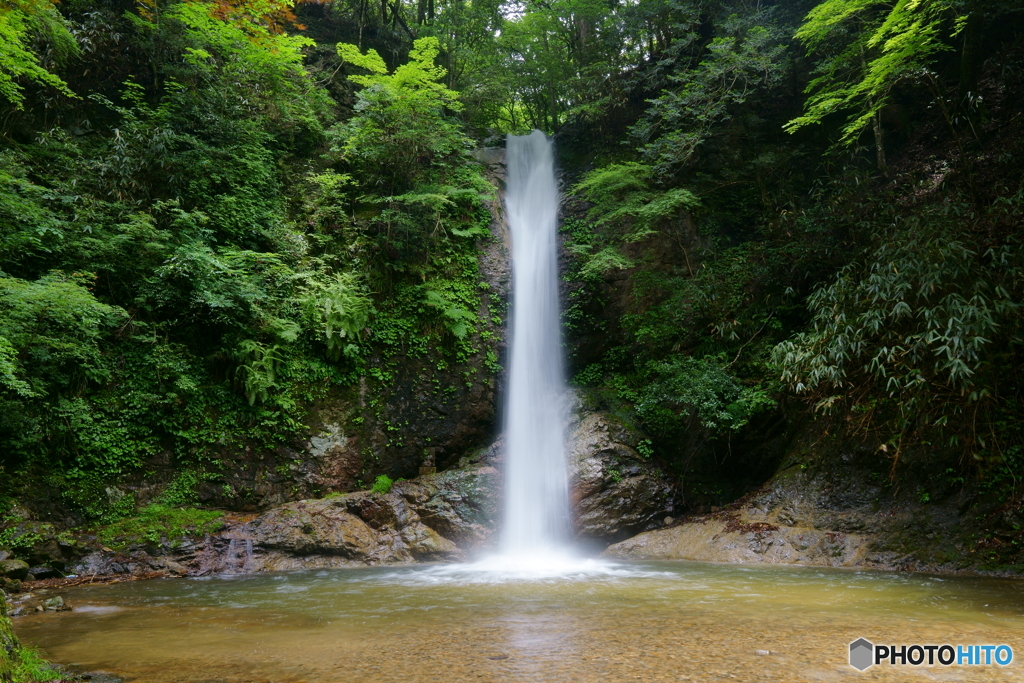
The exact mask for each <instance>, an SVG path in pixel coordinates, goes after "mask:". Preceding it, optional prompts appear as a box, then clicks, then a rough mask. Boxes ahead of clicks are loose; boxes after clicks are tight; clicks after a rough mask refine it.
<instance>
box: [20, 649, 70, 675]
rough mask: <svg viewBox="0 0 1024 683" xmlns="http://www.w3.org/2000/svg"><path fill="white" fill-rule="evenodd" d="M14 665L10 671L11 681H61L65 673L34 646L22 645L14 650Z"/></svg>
mask: <svg viewBox="0 0 1024 683" xmlns="http://www.w3.org/2000/svg"><path fill="white" fill-rule="evenodd" d="M14 657H15V661H14V667H13V670H12V671H11V681H12V683H44V682H46V681H63V680H65V678H66V676H65V674H64V673H63V672H62V671H61V670H60V669H59V668H58V667H56V666H54V665H53V664H50V663H49V662H48V661H46V660H45V659H44V658H43V656H42V655H41V654H40V653H39V650H37V649H36V648H34V647H26V646H24V645H22V646H21V647H19V648H18V649H17V650H15V652H14Z"/></svg>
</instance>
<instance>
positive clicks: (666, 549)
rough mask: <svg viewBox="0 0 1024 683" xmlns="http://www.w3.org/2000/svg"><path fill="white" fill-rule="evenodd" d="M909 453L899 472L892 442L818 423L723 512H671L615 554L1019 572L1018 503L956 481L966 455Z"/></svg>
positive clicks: (616, 547)
mask: <svg viewBox="0 0 1024 683" xmlns="http://www.w3.org/2000/svg"><path fill="white" fill-rule="evenodd" d="M904 458H905V460H906V462H902V463H901V464H902V465H903V469H902V470H901V471H900V474H899V476H898V477H896V478H894V477H891V476H890V474H891V472H892V466H893V461H892V459H890V458H889V457H888V455H887V453H886V452H885V449H884V447H883V446H882V445H881V444H879V443H877V442H875V441H873V440H872V439H870V438H848V437H846V436H842V435H836V434H834V435H832V436H828V435H827V434H823V433H822V430H821V428H820V427H819V426H811V427H809V428H805V429H804V430H803V431H802V432H800V433H799V434H798V435H797V436H796V437H795V439H794V443H793V444H792V445H791V446H790V448H789V449H788V450H787V453H786V456H785V457H784V458H783V460H782V463H781V465H780V466H779V468H778V470H777V472H776V474H775V475H774V476H773V477H772V478H771V479H770V480H769V481H768V482H767V483H765V484H764V485H763V486H761V487H760V488H758V489H757V490H755V491H753V492H752V493H749V494H748V495H746V496H744V497H743V498H741V499H740V500H738V501H736V502H734V503H733V504H731V505H727V506H725V507H722V508H713V509H712V511H711V512H703V513H699V514H693V515H690V516H688V517H685V518H683V519H681V520H672V519H671V518H669V519H666V520H664V521H665V522H666V524H665V525H664V526H663V527H662V528H659V529H655V530H650V531H647V532H644V533H641V534H639V535H637V536H634V537H632V538H629V539H627V540H624V541H622V542H619V543H616V544H614V545H611V546H609V547H608V548H607V549H606V550H605V552H604V554H605V556H608V557H617V558H623V559H652V560H662V559H665V560H697V561H706V562H730V563H739V562H766V563H781V564H802V565H811V566H828V567H859V568H874V569H885V570H909V571H927V572H935V573H998V574H1000V575H1007V576H1017V575H1019V567H1015V566H1013V565H1009V564H1007V562H1006V561H1005V560H1002V559H1001V558H1000V556H999V555H998V554H997V552H996V551H998V549H999V547H1000V546H1003V545H1008V544H1010V542H1011V540H1012V539H1013V538H1015V537H1016V535H1017V534H1018V530H1019V528H1020V519H1019V518H1018V517H1017V516H1016V515H1015V514H1014V512H1013V509H1011V508H1012V506H1010V507H1009V508H1008V507H1007V506H1006V505H1005V504H1000V503H998V502H996V501H991V500H988V499H986V497H985V496H984V495H982V493H981V492H980V491H979V490H978V488H977V487H976V486H972V485H971V484H969V483H968V484H965V483H964V481H963V479H958V478H956V477H955V476H954V473H955V471H956V469H955V464H956V463H955V459H951V460H950V462H948V463H946V462H943V461H942V460H941V454H936V453H935V452H929V453H925V452H921V453H908V454H905V456H904ZM951 458H952V456H951Z"/></svg>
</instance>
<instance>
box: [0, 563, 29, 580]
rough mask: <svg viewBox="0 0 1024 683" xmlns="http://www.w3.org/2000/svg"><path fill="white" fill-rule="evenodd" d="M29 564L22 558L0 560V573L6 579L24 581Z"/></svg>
mask: <svg viewBox="0 0 1024 683" xmlns="http://www.w3.org/2000/svg"><path fill="white" fill-rule="evenodd" d="M28 570H29V566H28V563H27V562H24V561H22V560H2V561H0V575H2V576H4V577H5V578H8V579H15V580H18V581H24V580H26V579H27V578H28Z"/></svg>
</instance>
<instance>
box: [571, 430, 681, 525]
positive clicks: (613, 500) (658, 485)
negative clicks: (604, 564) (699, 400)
mask: <svg viewBox="0 0 1024 683" xmlns="http://www.w3.org/2000/svg"><path fill="white" fill-rule="evenodd" d="M638 440H639V435H638V433H637V432H636V431H635V430H633V429H632V428H630V427H629V426H628V425H627V424H626V423H625V422H623V421H622V420H620V419H619V418H617V417H615V416H613V415H610V414H608V413H603V412H586V411H580V412H578V413H577V417H576V419H574V420H573V421H572V422H571V423H570V425H569V432H568V437H567V451H568V459H569V487H570V489H569V496H570V504H571V505H572V507H573V518H574V524H575V529H576V536H577V537H578V538H581V539H594V540H599V541H604V542H611V541H617V540H622V539H624V538H626V537H628V536H630V535H632V534H635V533H637V532H638V531H642V530H644V529H647V528H651V527H653V526H656V525H658V524H659V523H660V520H661V519H662V518H664V516H665V513H666V512H669V511H671V509H672V504H673V500H672V486H671V484H670V483H669V482H668V480H667V478H666V477H665V476H664V475H663V474H662V473H661V472H660V471H659V470H658V469H657V468H656V467H654V466H653V465H651V464H650V463H649V462H648V461H647V460H645V459H644V458H643V456H641V455H640V454H639V453H638V452H637V451H636V449H635V446H636V445H637V442H638Z"/></svg>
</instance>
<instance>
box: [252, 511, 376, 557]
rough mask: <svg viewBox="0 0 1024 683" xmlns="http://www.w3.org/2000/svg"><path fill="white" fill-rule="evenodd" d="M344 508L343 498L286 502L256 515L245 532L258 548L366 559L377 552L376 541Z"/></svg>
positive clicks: (364, 524) (369, 529) (371, 533)
mask: <svg viewBox="0 0 1024 683" xmlns="http://www.w3.org/2000/svg"><path fill="white" fill-rule="evenodd" d="M347 508H348V505H347V501H346V500H345V499H344V497H340V498H336V499H325V500H312V501H308V500H303V501H299V502H297V503H289V504H287V505H282V506H281V507H278V508H274V509H273V510H271V511H270V512H267V513H265V514H263V515H260V516H259V517H257V518H256V519H255V520H253V521H252V522H251V523H249V524H248V525H247V529H246V531H247V532H248V536H249V538H251V539H252V541H253V543H254V544H256V545H258V546H260V547H262V548H269V549H274V550H284V551H287V552H290V553H294V554H297V555H308V554H312V553H320V554H328V555H339V556H341V557H346V558H349V559H360V560H362V559H367V558H369V557H370V556H371V555H372V554H374V551H375V550H376V549H377V546H378V542H377V538H376V536H375V535H374V533H373V530H372V529H371V528H370V527H369V526H367V524H366V522H364V521H363V520H362V519H360V518H359V517H357V516H355V515H353V514H351V513H350V512H348V510H347Z"/></svg>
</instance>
